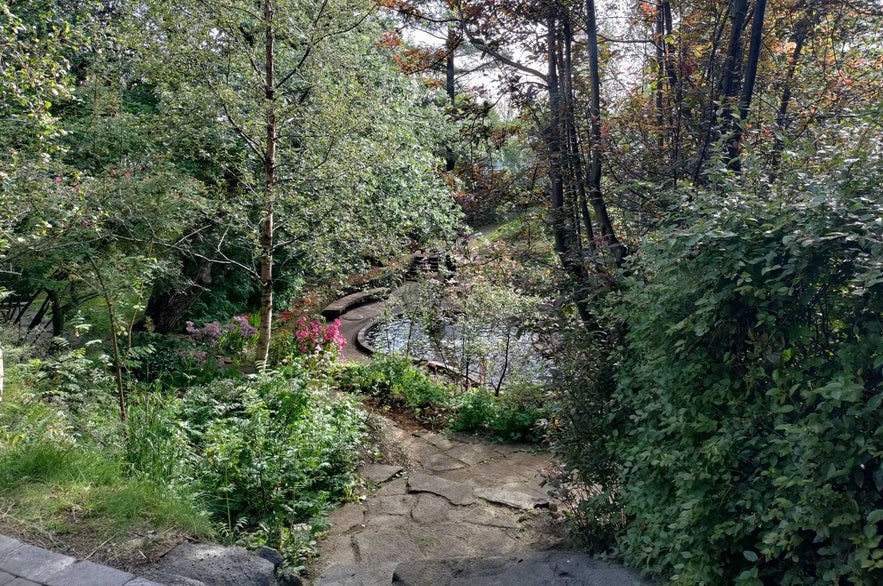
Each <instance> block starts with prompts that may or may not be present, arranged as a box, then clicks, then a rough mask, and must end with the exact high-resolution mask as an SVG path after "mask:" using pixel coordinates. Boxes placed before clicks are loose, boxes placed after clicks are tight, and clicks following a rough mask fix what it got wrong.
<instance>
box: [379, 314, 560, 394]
mask: <svg viewBox="0 0 883 586" xmlns="http://www.w3.org/2000/svg"><path fill="white" fill-rule="evenodd" d="M432 330H433V331H431V332H427V330H426V328H425V327H424V326H423V325H422V324H420V323H414V322H412V321H411V320H409V319H407V318H401V317H400V318H395V319H392V320H390V321H386V322H381V323H378V324H375V325H373V326H371V328H370V329H369V330H368V331H367V332H366V336H367V339H368V340H369V342H370V344H371V345H372V346H374V348H375V349H376V350H377V351H379V352H385V353H388V354H403V355H405V356H408V357H412V358H419V359H423V360H431V361H435V362H440V363H442V364H444V365H445V366H446V367H448V368H451V369H455V370H456V371H457V372H459V373H461V375H462V376H463V377H464V378H466V377H468V378H471V379H473V380H482V381H484V383H485V384H486V385H487V386H489V387H491V388H493V389H494V390H495V391H497V392H499V390H500V389H501V388H503V387H505V386H506V385H507V384H513V383H542V382H548V381H549V380H551V376H552V369H553V364H552V362H551V361H550V360H549V359H548V358H546V357H544V356H543V355H542V354H540V353H539V352H538V351H537V350H536V348H535V344H536V342H537V339H538V336H537V334H535V333H531V332H520V331H519V328H518V327H516V326H515V325H509V326H507V327H502V328H493V327H489V326H484V327H479V328H477V331H476V332H464V328H463V326H462V325H461V324H456V323H455V324H444V325H443V326H442V327H441V328H433V329H432ZM464 334H465V335H464ZM472 334H475V335H472Z"/></svg>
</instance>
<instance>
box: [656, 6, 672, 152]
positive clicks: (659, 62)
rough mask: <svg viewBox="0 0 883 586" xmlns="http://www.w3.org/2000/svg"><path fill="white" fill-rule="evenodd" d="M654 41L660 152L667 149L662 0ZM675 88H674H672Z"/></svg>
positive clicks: (657, 130) (658, 11) (657, 126)
mask: <svg viewBox="0 0 883 586" xmlns="http://www.w3.org/2000/svg"><path fill="white" fill-rule="evenodd" d="M653 43H654V45H656V91H655V92H654V94H655V98H656V133H657V135H658V136H657V138H656V141H657V144H656V146H657V148H658V149H659V154H660V156H662V152H663V150H664V149H665V136H666V129H665V90H664V87H665V71H666V67H665V64H666V58H665V54H666V52H665V15H664V13H663V8H662V2H661V1H660V2H657V3H656V31H655V33H654V35H653ZM672 89H673V88H672Z"/></svg>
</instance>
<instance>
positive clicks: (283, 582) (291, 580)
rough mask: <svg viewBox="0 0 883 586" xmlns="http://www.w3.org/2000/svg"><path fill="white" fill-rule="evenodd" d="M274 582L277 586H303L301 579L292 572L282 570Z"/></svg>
mask: <svg viewBox="0 0 883 586" xmlns="http://www.w3.org/2000/svg"><path fill="white" fill-rule="evenodd" d="M276 581H277V582H279V586H303V583H304V581H303V579H302V578H301V577H300V575H299V574H298V573H297V572H295V571H294V570H282V571H281V572H279V573H278V574H276Z"/></svg>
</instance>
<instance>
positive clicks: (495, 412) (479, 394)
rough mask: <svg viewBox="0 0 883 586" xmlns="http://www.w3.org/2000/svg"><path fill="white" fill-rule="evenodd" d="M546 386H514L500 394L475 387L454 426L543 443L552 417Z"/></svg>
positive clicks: (459, 409)
mask: <svg viewBox="0 0 883 586" xmlns="http://www.w3.org/2000/svg"><path fill="white" fill-rule="evenodd" d="M544 395H545V389H544V388H543V387H542V386H540V385H529V384H521V385H513V386H510V387H507V388H506V390H505V391H504V392H503V393H502V394H500V395H496V394H494V393H492V392H491V391H489V390H487V389H484V388H481V387H479V388H474V389H471V390H469V391H468V392H466V393H464V394H463V396H462V397H460V401H459V403H458V405H457V408H456V411H455V415H454V416H453V418H452V421H451V429H454V430H457V431H478V432H485V433H492V434H493V435H495V436H497V437H500V438H502V439H504V440H507V441H526V442H539V441H541V440H542V439H543V437H544V435H545V424H546V423H547V422H548V420H549V409H548V407H547V399H546V397H545V396H544Z"/></svg>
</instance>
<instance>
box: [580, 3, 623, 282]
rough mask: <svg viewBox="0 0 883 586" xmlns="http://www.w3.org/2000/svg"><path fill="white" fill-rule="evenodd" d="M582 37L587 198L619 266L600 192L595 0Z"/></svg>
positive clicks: (616, 243) (618, 245) (617, 244)
mask: <svg viewBox="0 0 883 586" xmlns="http://www.w3.org/2000/svg"><path fill="white" fill-rule="evenodd" d="M586 37H587V39H586V41H587V44H588V49H589V82H590V86H591V92H592V95H591V102H590V106H589V120H590V122H591V129H592V161H591V165H590V168H589V182H588V183H589V190H588V192H589V200H590V201H591V202H592V209H593V210H594V212H595V217H596V218H597V221H598V226H599V228H600V232H601V238H602V239H603V240H604V243H605V244H606V245H607V248H608V249H609V250H610V252H611V253H612V254H613V259H614V262H615V263H616V266H622V263H623V261H624V260H625V257H626V255H627V251H626V250H625V247H624V246H623V245H622V244H621V243H620V242H619V239H618V238H617V237H616V232H615V231H614V229H613V223H612V222H611V221H610V215H609V214H608V213H607V204H606V203H605V202H604V197H603V195H602V192H601V156H602V153H601V151H602V146H603V145H602V137H601V74H600V71H599V69H598V23H597V20H596V18H595V0H586Z"/></svg>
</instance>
